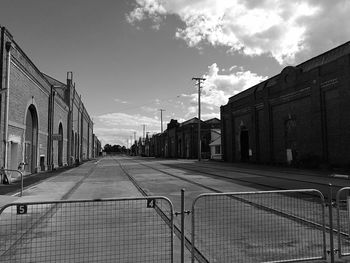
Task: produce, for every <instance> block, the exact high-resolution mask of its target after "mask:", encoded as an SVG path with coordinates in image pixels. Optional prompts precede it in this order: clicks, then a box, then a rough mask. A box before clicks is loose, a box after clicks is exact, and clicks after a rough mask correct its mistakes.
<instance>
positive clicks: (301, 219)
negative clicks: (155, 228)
mask: <svg viewBox="0 0 350 263" xmlns="http://www.w3.org/2000/svg"><path fill="white" fill-rule="evenodd" d="M125 160H127V161H132V162H134V163H135V164H137V165H141V166H144V167H146V168H148V169H152V170H154V171H157V172H160V173H162V174H165V175H168V176H171V177H174V178H176V179H178V180H182V181H185V182H187V183H190V184H193V185H196V186H199V187H202V188H204V189H206V190H208V191H210V192H214V193H222V191H220V190H219V189H216V188H213V187H211V186H208V185H205V184H202V183H199V182H196V181H195V180H192V179H189V178H185V177H184V176H181V175H178V174H175V173H173V172H170V171H169V170H168V171H165V170H164V166H163V167H154V166H152V165H150V164H151V163H154V162H152V161H150V160H147V159H142V160H139V159H135V158H125ZM116 162H117V163H118V164H119V166H120V167H121V169H122V170H123V171H124V172H125V173H126V174H127V176H128V177H129V178H130V179H131V181H133V183H134V184H135V186H136V187H137V188H138V189H139V190H140V192H142V193H143V194H144V195H146V196H147V193H146V192H145V191H144V190H143V189H142V186H140V184H139V183H138V182H137V180H136V179H135V178H134V177H133V176H132V175H131V174H130V173H129V172H128V171H127V169H126V168H125V167H123V164H122V163H121V162H120V161H119V160H116ZM160 165H162V164H160ZM163 165H165V166H166V167H170V168H176V169H181V170H185V171H190V172H195V173H197V174H202V175H208V176H211V177H214V178H216V179H224V180H229V181H231V182H233V183H234V182H240V183H242V182H244V183H249V184H252V181H247V180H244V179H242V178H232V177H229V176H223V175H218V174H216V173H214V172H210V171H203V170H202V169H203V167H202V166H199V168H201V169H199V168H198V167H194V166H195V165H192V164H191V165H189V166H190V167H188V166H186V165H184V164H178V165H176V164H174V163H172V164H163ZM165 169H166V168H165ZM215 169H217V168H215ZM218 169H219V170H224V171H230V172H235V170H231V169H230V170H228V169H224V168H220V167H218ZM236 172H239V173H245V174H250V175H258V176H263V177H264V176H265V177H267V178H276V179H279V180H282V179H285V180H286V181H291V180H293V179H290V178H280V177H278V176H266V175H263V174H258V173H257V172H253V173H249V172H248V171H244V172H242V171H241V170H237V171H236ZM294 181H298V182H299V183H308V184H310V182H309V181H307V180H300V179H297V180H294ZM316 184H317V185H319V186H323V187H329V186H328V185H327V184H324V183H323V184H322V183H316ZM256 186H258V187H263V188H265V190H266V189H270V190H286V189H283V188H277V187H274V186H271V185H269V184H267V183H266V184H262V183H257V184H256ZM337 187H339V188H341V186H340V185H339V186H337ZM281 195H282V194H281ZM230 198H233V199H236V200H238V201H241V202H243V203H246V204H248V205H251V206H253V207H254V208H256V209H260V210H264V211H268V212H269V213H272V214H274V215H275V216H278V217H283V218H287V219H289V220H292V221H295V222H297V223H300V224H303V225H305V226H308V227H312V228H314V229H317V230H320V231H323V229H325V231H327V232H331V229H330V227H329V226H328V225H327V223H326V222H325V221H326V220H325V221H323V220H324V219H323V218H322V219H320V221H315V220H310V218H306V217H305V216H303V215H301V214H299V215H295V214H294V213H289V212H285V211H282V210H280V209H275V208H273V207H270V206H269V205H265V204H259V203H255V202H253V201H250V200H246V199H245V198H241V197H237V196H230ZM301 199H303V202H311V201H308V198H307V197H303V198H301ZM321 199H322V201H323V204H322V206H324V197H323V195H322V194H321ZM312 202H313V201H312ZM291 212H292V211H291ZM175 229H176V230H177V233H176V235H177V236H179V235H180V234H181V233H180V232H179V229H178V228H177V227H176V226H175ZM332 232H333V233H334V234H339V233H340V234H341V235H343V236H346V237H348V236H349V235H348V234H347V233H344V232H338V231H337V230H336V229H332ZM186 247H187V248H189V247H191V241H190V240H189V239H187V238H186ZM198 253H199V254H200V252H199V251H198ZM197 260H199V262H206V261H205V260H206V259H205V258H204V259H203V260H200V259H198V258H197Z"/></svg>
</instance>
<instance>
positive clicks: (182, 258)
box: [175, 189, 191, 263]
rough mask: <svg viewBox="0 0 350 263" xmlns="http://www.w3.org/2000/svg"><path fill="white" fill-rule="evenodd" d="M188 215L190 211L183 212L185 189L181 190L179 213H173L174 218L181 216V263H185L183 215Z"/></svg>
mask: <svg viewBox="0 0 350 263" xmlns="http://www.w3.org/2000/svg"><path fill="white" fill-rule="evenodd" d="M190 213H191V212H190V211H186V210H185V189H181V211H180V212H175V216H178V215H181V226H180V231H181V237H180V239H181V256H180V257H181V259H180V262H181V263H184V262H185V215H186V214H190Z"/></svg>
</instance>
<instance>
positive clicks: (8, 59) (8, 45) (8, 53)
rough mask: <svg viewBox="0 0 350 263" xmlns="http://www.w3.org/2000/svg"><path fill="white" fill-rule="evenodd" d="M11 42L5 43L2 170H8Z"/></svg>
mask: <svg viewBox="0 0 350 263" xmlns="http://www.w3.org/2000/svg"><path fill="white" fill-rule="evenodd" d="M11 47H12V46H11V42H9V41H8V42H6V84H5V85H6V87H5V89H6V98H5V103H6V107H5V132H4V143H5V154H4V168H5V169H8V156H7V155H8V129H9V127H8V123H9V104H10V66H11Z"/></svg>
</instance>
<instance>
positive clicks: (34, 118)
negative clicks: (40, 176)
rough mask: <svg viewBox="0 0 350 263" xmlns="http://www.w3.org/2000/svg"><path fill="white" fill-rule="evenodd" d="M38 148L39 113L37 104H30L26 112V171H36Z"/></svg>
mask: <svg viewBox="0 0 350 263" xmlns="http://www.w3.org/2000/svg"><path fill="white" fill-rule="evenodd" d="M37 148H38V114H37V111H36V108H35V106H34V105H33V104H32V105H30V106H29V108H28V110H27V114H26V130H25V142H24V162H25V164H26V165H25V171H26V172H29V173H35V172H36V166H37Z"/></svg>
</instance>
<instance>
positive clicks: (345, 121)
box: [221, 42, 350, 167]
mask: <svg viewBox="0 0 350 263" xmlns="http://www.w3.org/2000/svg"><path fill="white" fill-rule="evenodd" d="M349 55H350V42H347V43H345V44H343V45H341V46H339V47H337V48H334V49H332V50H330V51H328V52H325V53H324V54H321V55H319V56H317V57H314V58H312V59H310V60H308V61H306V62H304V63H301V64H300V65H297V66H295V67H293V66H288V67H286V68H284V69H283V70H282V72H281V73H280V74H278V75H276V76H274V77H272V78H270V79H268V80H266V81H264V82H261V83H259V84H257V85H256V86H254V87H251V88H249V89H247V90H245V91H243V92H241V93H239V94H237V95H235V96H233V97H231V98H230V99H229V101H228V103H227V104H226V105H224V106H222V107H221V122H222V146H223V157H224V160H225V161H229V162H236V161H249V162H258V163H276V164H293V165H296V166H303V167H317V166H319V165H325V166H329V165H330V166H342V167H344V166H349V165H350V155H349V152H348V149H349V146H350V115H349V112H350V103H349V101H350V56H349Z"/></svg>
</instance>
